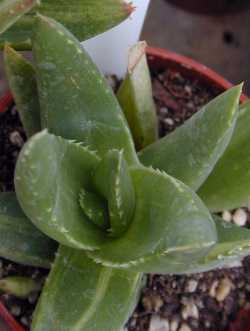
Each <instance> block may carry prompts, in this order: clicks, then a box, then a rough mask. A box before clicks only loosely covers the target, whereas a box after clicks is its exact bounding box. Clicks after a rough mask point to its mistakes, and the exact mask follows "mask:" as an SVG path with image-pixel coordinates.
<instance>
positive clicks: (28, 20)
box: [0, 0, 133, 50]
mask: <svg viewBox="0 0 250 331" xmlns="http://www.w3.org/2000/svg"><path fill="white" fill-rule="evenodd" d="M2 1H3V0H2ZM4 2H7V1H4ZM8 2H9V1H8ZM11 2H12V3H13V0H12V1H11ZM15 2H16V3H25V4H26V3H27V4H28V5H29V6H30V4H31V3H32V2H33V3H37V2H38V1H32V0H22V1H20V0H19V1H15ZM36 9H37V11H38V12H39V13H40V14H42V15H46V16H50V17H52V18H54V19H55V20H57V21H59V22H61V23H62V24H63V25H65V26H66V27H67V28H68V29H69V30H70V31H71V32H72V33H73V34H74V35H75V36H77V38H79V39H80V40H81V41H83V40H86V39H88V38H91V37H94V36H95V35H97V34H99V33H102V32H104V31H106V30H108V29H111V28H112V27H114V26H116V25H117V24H119V23H121V22H122V21H123V20H125V19H126V18H127V17H128V16H129V15H130V13H131V12H132V10H133V8H132V6H130V5H127V4H126V3H125V2H124V1H123V0H105V1H100V0H70V1H68V0H42V1H41V5H40V6H39V7H38V8H36ZM5 16H6V15H5ZM5 16H3V17H4V18H5ZM35 16H36V11H32V12H30V13H29V14H28V15H25V16H23V17H22V18H21V19H20V20H19V21H18V22H17V23H16V24H15V25H14V26H13V27H11V28H10V29H9V30H8V31H7V32H6V33H5V34H3V35H2V36H1V37H0V46H1V45H2V44H3V43H4V42H5V41H6V42H8V43H10V44H12V45H13V46H14V47H15V48H17V49H19V50H25V49H30V48H31V37H32V29H33V26H34V22H35Z"/></svg>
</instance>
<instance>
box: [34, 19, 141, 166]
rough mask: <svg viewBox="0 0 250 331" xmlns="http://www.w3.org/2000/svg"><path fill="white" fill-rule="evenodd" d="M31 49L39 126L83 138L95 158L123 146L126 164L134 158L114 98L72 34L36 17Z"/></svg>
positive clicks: (70, 136) (69, 136) (78, 138)
mask: <svg viewBox="0 0 250 331" xmlns="http://www.w3.org/2000/svg"><path fill="white" fill-rule="evenodd" d="M33 52H34V56H35V63H36V68H37V79H38V90H39V97H40V104H41V120H42V126H43V127H44V128H48V129H49V131H50V132H52V133H54V134H56V135H58V136H62V137H64V138H66V139H76V140H77V141H81V142H83V143H84V144H85V145H88V146H90V147H91V148H92V149H93V150H96V151H97V152H98V154H99V155H100V156H103V155H105V154H106V152H107V151H109V150H110V149H112V148H114V149H118V150H121V149H123V150H124V157H125V159H126V161H127V162H128V163H129V164H131V163H136V162H138V160H137V155H136V152H135V149H134V145H133V140H132V137H131V134H130V131H129V129H128V127H127V123H126V120H125V118H124V116H123V113H122V111H121V108H120V106H119V104H118V101H117V100H116V98H115V96H114V95H113V92H112V90H111V88H110V87H109V85H108V83H107V81H106V80H105V78H104V77H103V76H102V75H101V74H100V72H99V71H98V70H97V68H96V66H95V65H94V64H93V63H92V61H91V60H90V58H89V56H88V55H87V54H86V53H85V51H84V50H83V49H82V48H81V45H80V43H79V42H78V41H77V40H76V39H75V37H74V36H73V35H72V34H71V33H69V32H68V31H67V30H66V29H65V28H64V27H63V26H62V25H61V24H59V23H57V22H55V21H54V20H52V19H50V18H46V17H42V16H39V17H38V21H37V25H36V29H35V33H34V40H33ZM58 54H60V56H58ZM66 124H67V125H66Z"/></svg>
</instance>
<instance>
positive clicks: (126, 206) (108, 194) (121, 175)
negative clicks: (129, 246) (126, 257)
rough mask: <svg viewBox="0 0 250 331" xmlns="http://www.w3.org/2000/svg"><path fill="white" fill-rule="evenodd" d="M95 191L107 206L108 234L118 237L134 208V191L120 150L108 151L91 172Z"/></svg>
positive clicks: (125, 226)
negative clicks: (104, 200)
mask: <svg viewBox="0 0 250 331" xmlns="http://www.w3.org/2000/svg"><path fill="white" fill-rule="evenodd" d="M93 182H94V185H95V187H96V189H97V191H98V192H99V193H100V194H101V195H102V196H103V197H104V198H105V199H106V201H107V204H108V208H109V222H110V235H111V236H113V237H119V236H120V235H121V234H122V233H123V232H124V231H126V230H127V228H128V226H129V224H130V223H131V221H132V218H133V214H134V209H135V192H134V187H133V183H132V179H131V175H130V171H129V168H128V165H127V163H126V161H125V160H124V157H123V152H122V151H117V150H112V151H110V152H108V153H107V154H106V155H105V157H104V158H103V160H102V161H101V162H100V163H99V165H98V167H97V169H95V171H94V174H93Z"/></svg>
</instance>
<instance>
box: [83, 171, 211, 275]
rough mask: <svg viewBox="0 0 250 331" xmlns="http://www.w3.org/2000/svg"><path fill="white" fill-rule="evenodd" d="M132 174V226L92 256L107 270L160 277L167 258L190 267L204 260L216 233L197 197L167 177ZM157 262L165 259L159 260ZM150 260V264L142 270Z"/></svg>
mask: <svg viewBox="0 0 250 331" xmlns="http://www.w3.org/2000/svg"><path fill="white" fill-rule="evenodd" d="M130 173H131V176H132V180H133V185H134V188H135V196H136V208H135V213H134V216H133V220H132V222H131V225H130V226H129V228H128V230H127V231H126V232H125V233H124V234H123V236H122V237H121V238H118V239H115V240H113V241H110V242H107V243H105V244H104V245H102V247H101V249H100V250H97V251H94V252H90V253H89V256H91V257H92V258H94V259H95V261H96V262H99V263H103V264H104V265H106V266H112V267H115V268H120V267H121V268H130V267H133V266H134V265H136V266H138V268H137V270H139V271H142V272H143V271H146V270H147V271H149V270H150V272H151V271H152V272H157V270H161V271H164V270H165V271H168V270H169V269H168V264H167V258H168V255H169V256H171V255H174V254H175V255H176V256H180V257H181V258H182V259H186V260H187V261H188V260H192V259H193V258H199V257H202V256H204V255H206V254H207V252H208V251H209V250H210V249H211V248H212V246H213V245H214V244H215V243H216V241H217V233H216V228H215V225H214V221H213V219H212V217H211V216H210V214H209V211H208V210H207V208H206V207H205V206H204V205H203V203H202V201H201V200H200V199H199V197H198V196H197V195H196V194H195V193H194V192H193V191H191V190H190V189H189V188H188V187H187V186H186V185H184V184H183V183H181V182H179V181H177V180H176V179H174V178H172V177H170V176H168V175H166V174H165V173H161V172H159V171H154V170H150V169H147V168H143V167H138V168H133V169H132V170H131V172H130ZM191 229H195V231H191ZM159 256H162V257H163V259H160V260H158V257H159ZM148 260H151V262H150V264H149V265H148V266H147V268H145V269H146V270H144V267H143V264H144V262H145V261H148ZM155 260H157V261H158V264H157V263H155ZM140 264H141V265H142V266H141V268H140ZM150 265H151V266H153V267H152V268H151V269H150Z"/></svg>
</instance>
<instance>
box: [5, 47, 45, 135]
mask: <svg viewBox="0 0 250 331" xmlns="http://www.w3.org/2000/svg"><path fill="white" fill-rule="evenodd" d="M4 64H5V70H6V74H7V77H8V81H9V85H10V88H11V92H12V94H13V96H14V99H15V103H16V106H17V109H18V112H19V114H20V117H21V121H22V124H23V126H24V129H25V132H26V134H27V135H28V136H32V135H33V134H35V133H37V132H39V131H40V130H41V121H40V105H39V98H38V91H37V83H36V74H35V69H34V67H33V66H32V64H31V63H30V62H28V61H27V60H26V59H25V58H24V57H23V56H22V55H20V54H19V53H17V52H16V51H14V50H13V49H12V48H10V47H9V46H5V49H4Z"/></svg>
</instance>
